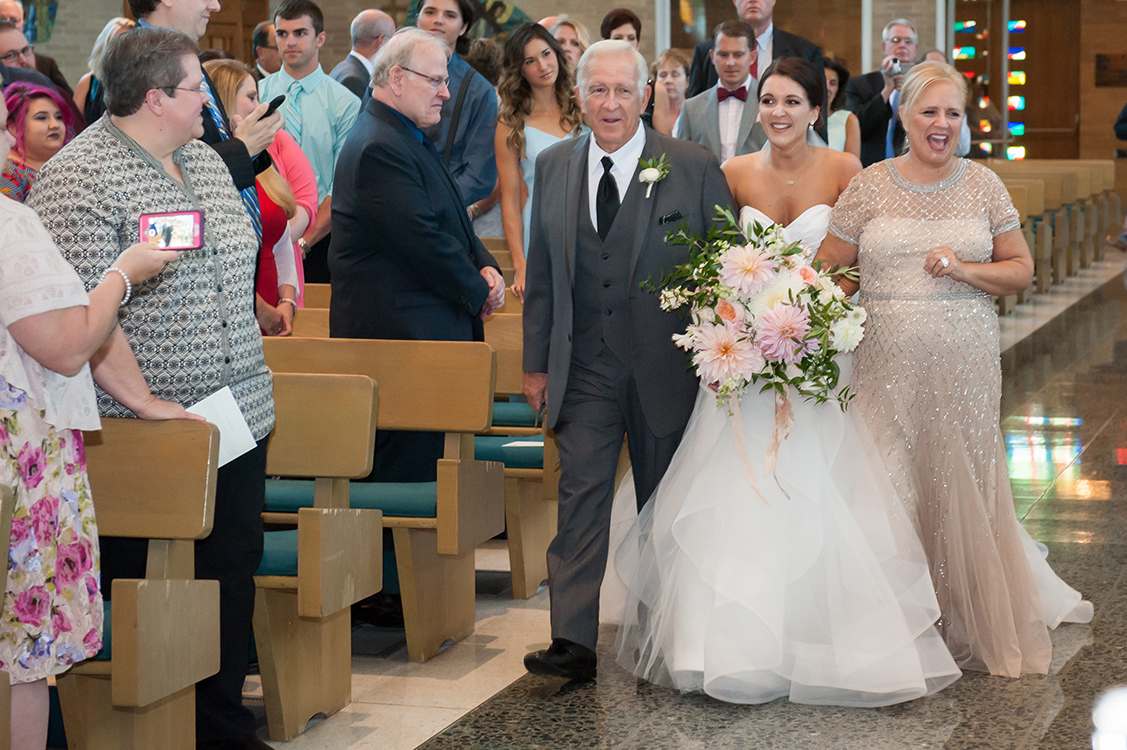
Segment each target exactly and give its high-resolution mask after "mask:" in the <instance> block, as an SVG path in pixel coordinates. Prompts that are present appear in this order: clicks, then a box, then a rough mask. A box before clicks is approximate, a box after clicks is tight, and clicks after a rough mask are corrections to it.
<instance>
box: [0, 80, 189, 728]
mask: <svg viewBox="0 0 1127 750" xmlns="http://www.w3.org/2000/svg"><path fill="white" fill-rule="evenodd" d="M6 115H7V113H6V111H5V108H4V104H3V100H2V99H0V118H2V117H6ZM6 133H7V131H2V133H0V147H3V146H4V145H6V142H5V141H4V138H5V137H9V136H7V135H6ZM175 258H176V253H175V252H173V251H160V250H154V249H152V248H151V247H149V246H148V245H135V246H133V247H130V248H129V249H128V250H126V251H125V252H123V253H122V254H121V255H120V256H119V257H118V259H117V261H116V262H115V263H114V269H111V271H112V272H107V273H106V275H105V276H104V277H103V279H102V280H101V282H100V283H99V284H98V285H97V286H96V287H95V288H94V289H92V290H91V291H90V292H89V294H87V292H86V290H85V289H84V288H83V285H82V282H81V281H80V280H79V278H78V274H76V273H75V271H74V269H73V268H71V267H70V265H68V264H67V262H66V261H65V260H64V259H63V257H62V256H61V255H60V254H59V252H58V251H57V250H56V249H55V246H54V244H53V243H52V242H51V239H50V237H49V236H48V235H47V232H46V230H45V229H44V228H43V225H42V224H41V223H40V221H39V218H38V217H37V216H36V215H35V213H34V212H33V211H32V210H31V209H29V208H26V207H24V206H22V205H20V204H19V203H17V202H15V201H13V200H11V199H9V198H5V197H2V196H0V484H3V485H6V486H9V487H11V488H12V489H13V490H14V492H15V498H16V502H15V510H14V514H13V517H12V534H11V541H10V546H9V551H8V585H7V589H6V591H5V592H4V605H3V615H2V616H0V668H2V669H3V670H5V671H6V672H7V673H8V676H9V679H10V680H11V684H12V716H13V717H18V720H16V721H13V722H12V723H11V747H12V748H13V750H23V749H24V748H35V749H36V750H41V749H42V748H43V747H45V746H46V743H47V679H46V678H47V677H49V676H51V675H56V674H59V673H61V672H64V671H66V670H67V669H68V668H69V667H70V665H72V664H74V663H76V662H79V661H82V660H83V659H88V658H90V657H92V656H94V655H95V654H96V653H98V651H99V649H101V647H102V592H101V587H100V582H99V575H98V532H97V528H96V525H95V522H94V506H93V505H92V503H91V497H90V486H89V483H88V481H87V478H86V458H85V454H84V451H83V445H82V433H81V430H96V429H98V428H99V426H100V423H99V421H98V409H97V404H96V402H95V398H94V385H93V380H92V377H91V373H90V367H89V365H88V364H87V360H89V359H90V357H91V356H92V355H93V354H94V353H95V352H96V351H97V350H98V348H99V347H100V346H101V345H102V343H103V342H104V341H105V340H106V338H107V336H108V335H109V334H110V332H111V331H113V329H114V326H115V325H116V323H117V314H118V307H119V305H120V304H123V301H124V300H127V299H128V297H129V296H130V292H131V290H132V285H133V284H139V283H141V282H142V281H145V280H147V279H150V278H152V277H153V276H155V275H156V274H157V273H159V272H160V270H161V269H162V268H163V267H164V264H165V263H166V262H168V261H170V260H173V259H175ZM117 375H120V373H117ZM136 376H137V377H138V378H140V372H138V373H137V374H136ZM138 385H141V386H143V381H142V383H140V384H138V383H136V382H135V381H134V382H133V383H132V386H133V387H134V388H136V387H137V386H138ZM115 390H116V388H115ZM133 392H135V393H137V392H139V393H145V394H148V388H147V387H144V390H143V391H140V390H134V391H133ZM135 400H139V401H140V403H137V408H139V409H140V410H141V411H140V412H138V414H139V415H144V416H146V417H149V418H153V419H161V418H172V417H190V415H187V413H186V412H184V410H183V408H182V407H180V406H178V405H176V404H170V403H167V402H164V401H158V400H157V399H155V398H153V397H152V396H151V394H149V395H148V396H147V398H140V399H135Z"/></svg>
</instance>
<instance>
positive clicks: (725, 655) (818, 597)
mask: <svg viewBox="0 0 1127 750" xmlns="http://www.w3.org/2000/svg"><path fill="white" fill-rule="evenodd" d="M829 215H830V207H829V206H825V205H818V206H814V207H812V208H810V209H809V210H807V211H806V212H805V213H803V214H802V215H801V216H799V217H798V218H797V219H795V220H794V221H793V222H792V223H791V224H790V226H788V227H786V229H785V230H784V233H785V235H786V237H787V239H788V240H789V241H792V242H793V241H800V242H801V243H802V244H803V245H804V246H806V247H809V248H811V249H817V248H818V246H820V245H821V242H822V239H823V238H824V237H825V234H826V227H827V223H828V221H829ZM740 216H741V223H743V222H747V221H749V220H753V219H754V220H758V221H760V222H769V221H770V219H769V218H767V217H766V216H764V215H763V214H762V213H760V212H759V211H757V210H756V209H754V208H750V207H748V208H744V209H743V210H742V211H741V214H740ZM843 359H844V361H843V362H842V366H843V367H842V369H843V372H842V380H841V383H842V384H845V383H848V382H849V376H850V370H851V357H849V356H846V357H844V358H843ZM791 401H792V403H793V406H794V427H793V428H792V429H791V432H790V436H789V437H788V438H787V439H786V440H785V441H783V443H782V445H781V447H780V449H779V453H778V464H777V477H778V484H776V482H775V480H774V479H773V478H771V477H764V467H763V461H764V456H765V455H766V452H767V445H768V442H769V440H770V438H771V427H772V424H773V421H774V410H775V402H774V396H773V395H772V394H771V393H767V394H760V393H758V391H757V390H749V391H748V393H747V394H745V395H744V397H743V399H742V402H741V410H742V417H743V420H742V421H743V424H744V426H745V435H744V439H745V442H746V447H747V455H748V458H749V459H750V460H751V463H752V465H753V466H754V468H755V471H756V474H757V476H758V477H759V485H760V487H761V489H762V491H763V493H764V495H765V496H766V502H764V501H763V500H762V499H760V498H759V496H758V495H756V494H755V492H754V491H753V490H752V488H751V487H750V485H749V484H748V481H747V479H746V478H745V476H744V474H743V472H742V470H741V468H740V462H739V460H738V458H737V455H736V446H735V441H734V440H733V437H732V429H733V427H732V420H731V418H730V416H729V412H728V409H727V407H718V406H717V405H716V395H715V393H713V392H712V391H711V390H709V389H707V388H703V387H702V389H701V391H700V393H699V394H698V396H697V403H696V408H695V410H694V411H693V415H692V418H691V419H690V421H689V424H688V427H687V429H686V431H685V435H684V438H683V440H682V443H681V447H680V449H679V450H678V451H677V454H676V455H675V456H674V458H673V461H672V463H671V465H670V467H669V470H668V471H667V472H666V475H665V477H664V478H663V480H662V482H661V484H660V486H659V487H658V489H657V491H656V493H655V494H654V497H653V498H652V499H651V502H649V503H647V504H646V506H645V508H644V509H643V510H642V512H641V514H640V515H639V516H638V518H637V521H636V522H635V523H634V524H633V525H632V526H630V528H629V531H628V532H627V533H626V534H625V538H624V539H622V541H621V543H618V544H617V545H615V542H616V541H617V539H615V538H614V537H616V536H617V537H619V538H621V537H622V533H621V528H620V531H619V533H618V534H612V547H611V550H612V551H613V552H614V558H613V570H611V571H609V576H608V579H609V580H608V589H612V590H613V587H614V584H615V583H616V580H615V577H614V573H615V572H617V575H618V576H619V577H621V580H622V582H623V583H624V584H625V593H624V598H623V599H622V600H621V602H622V606H621V609H620V610H619V616H620V618H621V621H620V622H621V624H620V628H619V634H618V640H617V644H616V646H617V650H618V661H619V663H620V664H622V665H623V666H624V667H625V668H627V669H629V670H630V671H632V672H633V673H634V674H635V675H637V676H639V677H641V678H644V679H646V680H649V681H651V682H655V683H659V684H663V685H669V686H672V687H675V688H677V689H679V690H683V691H703V692H705V693H707V694H709V695H712V696H714V697H716V698H719V699H721V700H725V701H729V702H735V703H762V702H766V701H770V700H774V699H775V698H779V697H782V696H786V697H788V698H789V699H790V700H792V701H795V702H799V703H813V704H831V705H841V706H882V705H889V704H892V703H898V702H901V701H906V700H910V699H912V698H917V697H920V696H922V695H926V694H928V693H932V692H935V691H937V690H940V689H942V688H943V687H945V686H946V685H948V684H950V683H951V682H953V681H955V680H956V679H958V677H959V676H960V674H961V673H960V671H959V669H958V667H957V666H956V665H955V662H954V660H953V659H952V658H951V655H950V653H949V652H948V650H947V647H946V646H945V645H944V643H943V641H942V639H941V638H940V636H939V634H938V633H937V632H936V630H935V628H934V626H933V623H934V622H935V620H936V619H937V618H938V617H939V605H938V603H937V601H936V597H935V593H934V591H933V589H932V582H931V576H930V575H929V573H928V566H927V560H926V558H925V556H924V551H923V547H922V546H921V545H920V543H919V540H918V537H917V536H916V532H915V530H914V528H913V526H912V522H911V520H910V518H909V516H908V514H907V513H906V512H905V510H904V507H903V506H902V504H901V502H900V500H899V498H898V496H897V494H896V492H895V490H894V488H893V486H892V484H891V482H890V480H889V478H888V472H887V471H886V470H885V469H884V467H883V465H882V463H881V457H880V454H879V453H878V451H877V450H876V449H875V447H874V443H873V440H872V438H871V437H870V436H869V434H868V432H867V429H866V428H865V426H864V422H863V420H861V419H859V418H857V417H856V416H855V415H854V413H853V412H852V411H847V412H844V413H843V412H842V411H841V410H840V409H839V408H838V407H837V406H836V405H833V404H825V405H822V406H815V405H813V404H809V403H806V402H804V401H802V400H801V399H800V398H798V397H797V396H794V395H792V399H791ZM779 485H781V487H782V488H784V489H785V490H786V495H784V493H783V492H782V490H780V486H779ZM787 495H789V497H787ZM633 507H635V500H634V485H633V482H631V481H624V482H623V483H622V485H621V488H620V490H619V493H618V495H617V496H616V498H615V509H616V512H615V515H616V516H618V517H620V518H621V517H622V516H623V515H624V511H625V510H626V509H627V508H633ZM620 595H621V594H619V595H616V594H614V593H609V595H608V596H604V602H606V605H605V606H607V608H608V609H611V610H617V609H618V607H616V606H615V605H616V604H617V603H618V602H616V601H614V600H615V599H618V598H619V596H620ZM608 599H609V600H610V601H608ZM605 619H606V618H605V617H604V620H605Z"/></svg>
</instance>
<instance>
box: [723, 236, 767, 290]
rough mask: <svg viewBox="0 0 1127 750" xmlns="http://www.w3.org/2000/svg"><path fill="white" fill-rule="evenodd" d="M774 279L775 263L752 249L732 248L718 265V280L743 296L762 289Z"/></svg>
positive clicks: (744, 247)
mask: <svg viewBox="0 0 1127 750" xmlns="http://www.w3.org/2000/svg"><path fill="white" fill-rule="evenodd" d="M774 278H775V261H773V260H771V256H769V255H768V254H767V253H765V252H764V251H762V250H759V249H758V248H754V247H746V246H741V247H733V248H732V249H731V250H729V251H728V252H727V253H725V255H724V260H723V261H722V262H721V263H720V280H721V281H723V282H724V284H725V286H727V287H728V288H729V289H735V290H736V291H737V292H739V293H740V294H743V295H745V296H748V295H752V294H755V293H756V292H759V291H761V290H762V289H764V288H765V287H766V286H767V285H768V284H770V283H771V281H772V280H773V279H774Z"/></svg>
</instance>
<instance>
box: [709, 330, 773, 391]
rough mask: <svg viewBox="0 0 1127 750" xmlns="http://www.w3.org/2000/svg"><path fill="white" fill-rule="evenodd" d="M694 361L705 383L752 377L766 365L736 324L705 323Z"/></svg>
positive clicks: (756, 348) (753, 345) (756, 349)
mask: <svg viewBox="0 0 1127 750" xmlns="http://www.w3.org/2000/svg"><path fill="white" fill-rule="evenodd" d="M695 348H696V350H697V352H696V354H694V355H693V364H695V365H696V367H697V374H698V375H700V378H701V380H703V381H704V382H705V383H723V382H724V381H726V380H727V379H728V378H730V377H732V376H733V375H742V376H744V377H745V378H750V377H751V375H752V374H753V373H756V372H758V371H759V370H760V369H761V368H762V367H763V363H764V361H763V355H762V353H761V352H760V351H759V347H757V346H756V345H755V344H753V343H752V342H751V339H750V338H748V336H747V334H746V333H745V332H744V330H743V326H740V325H736V324H728V325H722V326H718V325H712V324H711V323H706V324H704V325H702V326H701V327H700V330H699V331H698V332H697V335H696V341H695Z"/></svg>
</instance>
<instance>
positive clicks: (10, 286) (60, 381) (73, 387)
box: [0, 195, 101, 430]
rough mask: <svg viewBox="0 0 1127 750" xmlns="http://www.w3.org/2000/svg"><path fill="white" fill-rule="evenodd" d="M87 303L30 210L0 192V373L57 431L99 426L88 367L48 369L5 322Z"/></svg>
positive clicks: (78, 283)
mask: <svg viewBox="0 0 1127 750" xmlns="http://www.w3.org/2000/svg"><path fill="white" fill-rule="evenodd" d="M89 304H90V298H89V297H88V296H87V295H86V290H85V288H83V286H82V281H81V280H80V279H79V278H78V274H77V273H76V272H75V270H74V268H72V267H71V265H70V264H69V263H67V262H66V260H64V259H63V256H62V255H61V254H60V253H59V251H58V250H57V249H56V247H55V243H54V242H52V241H51V238H50V236H49V235H48V234H47V230H46V229H44V228H43V224H42V222H40V221H39V217H38V216H36V214H35V212H34V211H32V210H31V209H30V208H28V207H26V206H24V205H22V204H20V203H17V202H16V201H14V200H11V199H10V198H8V197H6V196H2V195H0V377H2V378H4V380H6V381H7V382H8V384H9V385H11V386H14V387H16V388H19V389H20V390H22V391H25V392H26V393H27V399H28V404H29V406H31V407H32V408H33V409H36V410H42V411H43V421H45V422H47V423H48V424H50V425H52V426H53V427H54V428H55V429H58V430H62V429H78V430H97V429H99V428H100V427H101V422H100V421H99V419H98V405H97V400H96V398H95V395H94V381H93V379H92V378H91V376H90V365H89V364H84V365H83V366H82V371H81V372H79V373H78V374H77V375H75V376H74V377H69V378H68V377H66V376H65V375H60V374H59V373H57V372H55V371H53V370H49V369H47V368H46V367H44V366H43V365H41V364H39V363H38V362H36V361H35V360H34V359H32V358H31V356H29V355H28V354H27V353H26V352H25V351H24V350H23V349H22V348H20V346H19V344H17V343H16V341H15V339H13V338H12V335H11V334H10V333H8V326H10V325H11V324H12V323H15V322H16V321H17V320H22V319H23V318H27V317H30V316H32V315H37V314H39V313H44V312H49V311H51V310H61V309H63V308H67V307H77V306H87V305H89Z"/></svg>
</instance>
